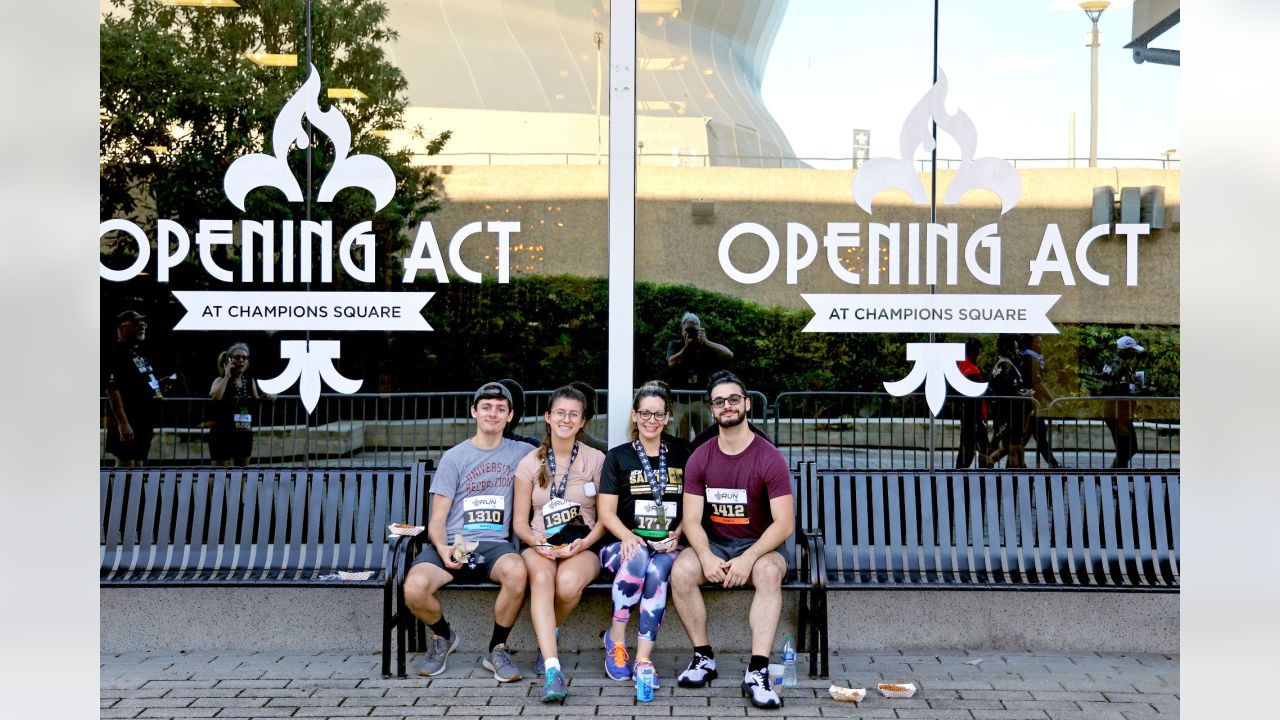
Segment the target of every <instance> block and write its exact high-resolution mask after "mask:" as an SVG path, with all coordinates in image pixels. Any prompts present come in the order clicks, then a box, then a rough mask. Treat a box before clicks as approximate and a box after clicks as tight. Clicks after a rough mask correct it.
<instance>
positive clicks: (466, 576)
mask: <svg viewBox="0 0 1280 720" xmlns="http://www.w3.org/2000/svg"><path fill="white" fill-rule="evenodd" d="M515 551H516V548H515V546H514V545H512V544H511V543H509V542H505V541H488V542H486V541H483V540H482V541H481V542H480V545H479V546H478V547H477V548H476V552H477V553H479V554H480V555H481V556H482V557H484V562H481V563H477V564H476V567H475V569H474V570H473V569H471V568H470V567H468V566H466V565H463V566H462V569H461V570H450V569H449V568H447V567H445V566H444V560H443V559H441V558H440V553H438V552H436V548H435V546H434V545H432V544H431V543H427V544H425V545H424V546H423V547H422V551H421V552H419V553H418V557H416V558H414V560H413V564H414V565H417V564H418V563H424V562H428V563H431V564H432V565H435V566H436V567H438V568H441V569H442V570H444V571H445V572H447V573H449V574H450V575H452V576H453V579H454V580H461V581H463V582H478V581H483V580H492V578H491V577H490V575H491V574H492V573H493V566H494V565H496V564H497V563H498V558H500V557H502V556H503V555H506V554H508V553H515Z"/></svg>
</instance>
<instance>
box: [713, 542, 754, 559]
mask: <svg viewBox="0 0 1280 720" xmlns="http://www.w3.org/2000/svg"><path fill="white" fill-rule="evenodd" d="M707 543H708V544H709V545H710V546H711V552H713V553H715V556H716V557H718V558H720V559H721V560H732V559H734V558H736V557H738V556H739V555H741V554H742V553H744V552H746V551H747V548H749V547H751V546H752V545H755V544H756V541H755V540H754V539H753V538H737V539H734V540H716V539H714V538H711V537H708V538H707Z"/></svg>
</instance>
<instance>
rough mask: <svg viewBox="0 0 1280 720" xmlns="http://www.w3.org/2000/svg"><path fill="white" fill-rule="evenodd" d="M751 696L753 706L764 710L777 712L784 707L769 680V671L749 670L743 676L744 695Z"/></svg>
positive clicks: (766, 669)
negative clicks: (748, 694)
mask: <svg viewBox="0 0 1280 720" xmlns="http://www.w3.org/2000/svg"><path fill="white" fill-rule="evenodd" d="M747 693H750V694H751V704H752V705H755V706H756V707H758V708H762V709H764V710H776V709H778V708H780V707H782V698H780V697H778V693H777V691H776V690H774V689H773V683H772V682H771V681H770V679H769V669H768V668H765V669H763V670H748V671H747V674H746V675H743V676H742V694H743V695H746V694H747Z"/></svg>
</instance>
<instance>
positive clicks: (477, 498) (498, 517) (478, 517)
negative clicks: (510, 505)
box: [462, 495, 507, 532]
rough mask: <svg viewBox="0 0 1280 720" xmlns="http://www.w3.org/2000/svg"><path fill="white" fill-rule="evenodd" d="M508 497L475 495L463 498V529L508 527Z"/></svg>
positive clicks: (499, 528)
mask: <svg viewBox="0 0 1280 720" xmlns="http://www.w3.org/2000/svg"><path fill="white" fill-rule="evenodd" d="M506 511H507V499H506V498H505V497H503V496H501V495H474V496H472V497H469V498H463V499H462V529H463V530H465V531H467V532H478V531H482V530H490V531H493V532H503V531H505V530H506V529H507V512H506Z"/></svg>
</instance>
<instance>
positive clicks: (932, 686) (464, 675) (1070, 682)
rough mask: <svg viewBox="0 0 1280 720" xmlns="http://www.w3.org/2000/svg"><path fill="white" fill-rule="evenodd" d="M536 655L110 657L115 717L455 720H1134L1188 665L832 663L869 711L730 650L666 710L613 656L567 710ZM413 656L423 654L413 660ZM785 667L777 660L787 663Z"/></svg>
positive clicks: (668, 656)
mask: <svg viewBox="0 0 1280 720" xmlns="http://www.w3.org/2000/svg"><path fill="white" fill-rule="evenodd" d="M533 654H534V653H533V652H531V651H527V650H526V651H525V652H521V653H518V654H516V655H515V657H516V660H517V662H519V663H520V665H521V667H522V668H523V669H524V670H525V672H526V673H527V675H526V679H525V680H522V681H519V682H516V683H511V684H509V685H499V684H498V683H497V682H496V681H494V680H493V677H492V675H491V674H490V673H488V672H487V671H485V670H483V669H482V668H481V667H480V666H479V662H478V660H479V655H478V654H476V653H455V654H454V655H452V656H451V657H450V658H449V667H448V670H446V671H445V673H444V674H443V675H441V676H440V677H437V678H434V679H427V678H419V677H410V678H408V679H406V680H397V679H383V678H382V677H381V674H380V658H379V656H377V655H371V654H363V655H355V654H350V653H340V652H331V653H320V654H314V655H282V654H272V653H236V652H217V653H210V652H201V653H169V654H160V653H129V654H124V655H104V656H103V657H102V689H101V696H102V717H103V718H134V717H138V718H179V717H184V718H185V717H215V718H252V717H272V718H276V717H311V718H315V717H320V718H325V717H368V716H372V717H380V718H383V717H391V718H412V717H422V716H445V717H446V718H458V720H474V719H478V718H489V717H504V718H505V717H510V716H513V715H525V716H537V717H539V718H542V719H543V720H553V718H555V717H556V716H564V717H568V718H576V717H580V716H584V715H600V716H608V717H609V718H611V720H627V719H628V718H632V717H635V718H640V717H645V718H648V717H652V716H659V717H675V718H690V719H696V720H718V719H719V718H728V717H756V716H769V717H773V718H778V720H782V718H807V719H812V718H815V717H841V718H937V719H939V720H942V719H950V718H964V719H966V720H988V719H990V720H996V719H999V720H1023V719H1026V720H1067V719H1068V718H1073V719H1080V720H1084V719H1085V718H1091V719H1096V720H1131V719H1132V718H1153V717H1154V718H1176V717H1178V658H1177V657H1176V656H1174V657H1169V656H1165V655H1150V654H1137V655H1129V654H1121V653H1090V652H1069V653H1050V652H1040V653H1029V652H1000V651H986V652H983V651H973V652H968V653H966V652H963V651H941V652H858V651H844V652H838V653H835V654H833V655H832V658H831V681H830V682H835V683H837V684H840V685H844V686H851V687H867V688H868V689H869V692H868V695H867V699H866V700H865V701H864V702H863V703H862V704H861V705H860V706H854V705H852V704H849V703H837V702H834V701H832V700H830V699H829V698H828V697H827V692H826V689H827V687H828V685H829V684H830V682H827V681H818V680H808V679H806V678H805V677H804V676H805V669H806V668H807V656H801V662H800V668H801V681H800V685H799V686H798V687H796V688H791V689H788V690H786V691H784V693H783V697H784V699H785V703H786V705H785V707H784V708H782V709H781V710H757V709H755V708H751V707H750V704H749V703H748V701H747V700H746V699H745V698H742V697H740V696H739V690H738V687H737V685H738V682H739V679H740V677H741V673H742V671H743V669H744V668H745V659H744V658H743V657H741V656H738V655H730V654H728V653H725V654H722V655H721V657H720V658H719V659H718V660H719V663H720V672H721V679H720V680H719V681H717V683H716V685H715V686H714V687H713V688H709V689H702V690H684V689H679V688H675V689H674V690H673V687H674V685H675V683H674V682H671V680H672V678H673V676H674V673H675V672H677V671H678V670H679V669H681V668H683V666H684V663H685V662H686V661H687V653H685V652H680V653H675V652H664V653H659V654H658V656H657V657H656V658H655V664H656V665H657V668H658V672H659V675H660V677H661V680H662V683H663V687H662V688H661V689H659V690H658V691H657V692H656V693H655V698H654V701H653V702H652V703H649V704H640V703H637V702H636V701H635V698H634V690H633V688H632V687H631V685H630V684H629V683H615V682H612V681H609V680H607V679H605V678H604V676H603V670H602V668H601V667H600V663H601V662H602V659H601V658H602V653H582V654H578V653H568V654H566V655H565V656H564V657H562V658H561V662H562V664H563V665H564V666H565V668H566V670H567V672H568V675H569V677H570V678H572V681H571V683H570V688H569V690H570V694H569V698H568V700H567V701H566V702H565V704H564V705H563V706H561V705H557V704H553V705H542V704H541V703H539V702H538V701H537V695H538V689H539V685H538V684H536V682H535V678H534V677H533V675H532V663H533V657H532V656H533ZM410 659H411V660H412V659H413V658H410ZM774 659H775V661H776V660H777V658H776V657H775V658H774ZM880 681H886V682H899V683H901V682H914V683H916V685H917V686H918V687H919V688H920V691H919V692H917V693H916V695H915V697H913V698H911V699H886V698H882V697H880V696H879V694H878V693H876V692H875V689H874V688H875V683H876V682H880Z"/></svg>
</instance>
